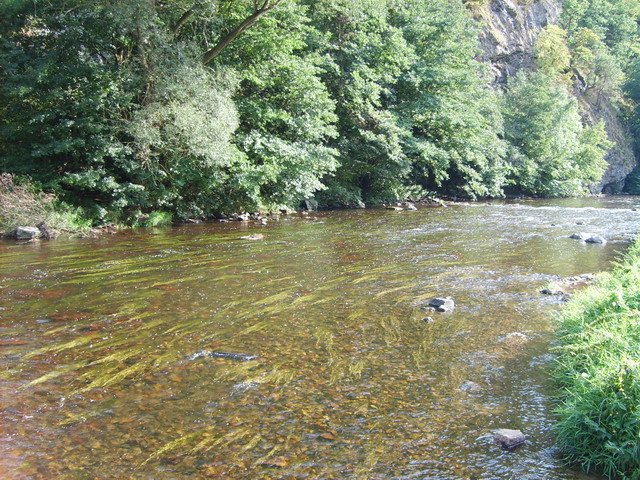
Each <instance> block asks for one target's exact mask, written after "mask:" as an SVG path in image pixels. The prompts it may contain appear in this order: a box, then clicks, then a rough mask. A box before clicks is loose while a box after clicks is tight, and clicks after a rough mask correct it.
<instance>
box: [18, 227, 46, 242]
mask: <svg viewBox="0 0 640 480" xmlns="http://www.w3.org/2000/svg"><path fill="white" fill-rule="evenodd" d="M40 235H41V233H40V229H39V228H37V227H18V228H16V238H17V239H18V240H31V239H33V238H39V237H40Z"/></svg>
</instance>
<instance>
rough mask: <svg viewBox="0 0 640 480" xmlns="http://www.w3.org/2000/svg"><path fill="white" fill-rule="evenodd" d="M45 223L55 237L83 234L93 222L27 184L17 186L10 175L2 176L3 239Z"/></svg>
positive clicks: (0, 217) (0, 227)
mask: <svg viewBox="0 0 640 480" xmlns="http://www.w3.org/2000/svg"><path fill="white" fill-rule="evenodd" d="M41 222H44V223H45V224H46V225H47V227H48V228H49V229H50V230H52V231H53V233H58V232H60V231H64V232H66V233H81V232H83V231H85V230H88V229H89V227H90V224H89V222H87V221H86V220H83V219H82V218H81V217H80V216H79V215H78V214H77V212H75V211H73V210H71V209H70V208H69V207H68V206H66V205H64V204H62V203H60V202H58V201H57V199H56V197H55V196H54V195H52V194H45V193H41V192H38V191H37V190H36V189H35V188H34V187H33V186H32V185H31V184H29V183H28V182H26V181H23V182H21V183H16V181H15V179H14V177H13V176H12V175H10V174H8V173H2V174H0V235H1V234H4V235H9V234H11V233H12V232H13V231H14V230H15V229H16V227H19V226H36V225H38V224H40V223H41Z"/></svg>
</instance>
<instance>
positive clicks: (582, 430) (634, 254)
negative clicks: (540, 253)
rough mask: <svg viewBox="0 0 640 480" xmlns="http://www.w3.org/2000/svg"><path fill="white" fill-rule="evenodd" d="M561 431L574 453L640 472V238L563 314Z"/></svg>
mask: <svg viewBox="0 0 640 480" xmlns="http://www.w3.org/2000/svg"><path fill="white" fill-rule="evenodd" d="M558 337H559V342H560V346H559V348H558V350H559V364H558V367H557V368H556V370H555V377H556V379H557V381H558V383H559V385H560V388H561V392H560V406H559V407H558V410H557V413H558V416H559V422H558V423H557V426H556V434H557V440H558V443H559V446H560V447H561V449H562V450H563V452H565V454H566V455H567V457H568V458H569V459H570V460H572V461H576V462H579V463H580V464H581V465H582V467H583V468H584V469H585V470H587V471H592V470H596V471H601V472H603V473H604V474H605V475H606V476H608V477H609V478H621V479H633V480H638V479H640V241H639V242H636V244H635V245H634V246H633V247H632V249H631V250H630V252H629V253H628V254H627V256H626V257H625V258H624V260H622V262H620V263H619V264H617V265H616V266H615V268H614V270H613V272H612V273H610V274H605V275H602V276H600V277H599V279H598V281H597V283H596V284H595V285H594V286H592V287H590V288H588V289H586V290H585V291H583V292H581V293H579V294H578V295H576V296H575V297H574V299H573V300H572V301H571V302H570V303H569V304H568V305H567V307H566V308H565V309H564V311H563V312H562V314H561V318H560V328H559V330H558Z"/></svg>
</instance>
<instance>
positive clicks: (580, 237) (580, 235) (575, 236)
mask: <svg viewBox="0 0 640 480" xmlns="http://www.w3.org/2000/svg"><path fill="white" fill-rule="evenodd" d="M592 236H593V234H592V233H585V232H580V233H574V234H573V235H571V236H570V237H569V238H571V239H573V240H582V241H585V240H586V239H587V238H589V237H592Z"/></svg>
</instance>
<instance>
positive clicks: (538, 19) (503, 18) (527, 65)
mask: <svg viewBox="0 0 640 480" xmlns="http://www.w3.org/2000/svg"><path fill="white" fill-rule="evenodd" d="M561 13H562V7H561V5H560V2H559V1H558V0H538V1H535V2H531V3H530V4H529V5H523V4H522V3H521V2H519V1H518V0H490V2H488V5H487V8H486V10H484V11H481V12H480V16H481V19H480V21H481V22H483V23H484V25H485V28H484V29H483V31H482V33H481V36H480V45H481V47H482V51H483V52H484V53H483V55H482V60H484V61H485V62H488V63H490V64H491V67H492V69H493V72H494V75H495V83H496V85H497V86H504V85H505V84H506V83H507V80H508V79H509V78H510V77H513V76H514V75H515V74H516V73H517V72H518V71H520V70H522V69H531V68H533V63H534V61H533V45H534V43H535V40H536V38H538V34H539V33H540V30H542V29H543V28H544V27H546V26H547V25H550V24H555V23H558V20H559V19H560V14H561Z"/></svg>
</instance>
